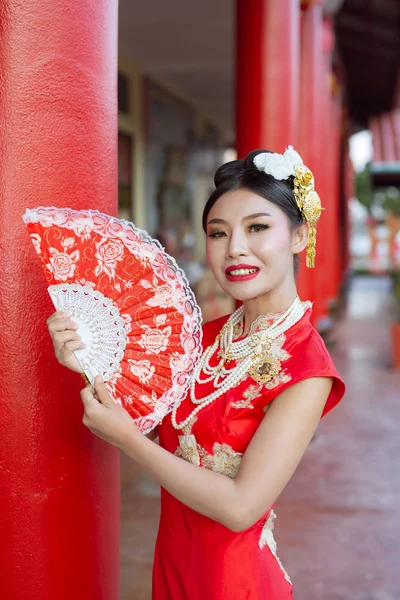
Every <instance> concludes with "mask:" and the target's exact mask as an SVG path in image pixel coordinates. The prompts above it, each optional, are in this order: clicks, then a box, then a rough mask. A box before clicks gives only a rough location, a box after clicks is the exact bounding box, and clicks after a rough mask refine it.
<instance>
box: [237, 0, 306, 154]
mask: <svg viewBox="0 0 400 600" xmlns="http://www.w3.org/2000/svg"><path fill="white" fill-rule="evenodd" d="M236 8H237V10H236V25H237V30H236V49H237V56H236V148H237V152H238V156H240V157H242V156H244V155H246V154H247V153H248V152H250V151H251V150H255V149H257V148H266V149H269V150H272V151H274V152H279V153H282V152H283V151H284V150H285V148H286V147H287V146H288V145H290V144H292V145H293V146H296V143H297V123H298V81H299V64H298V60H299V7H298V1H297V0H279V2H277V1H276V0H252V1H251V2H248V0H237V3H236Z"/></svg>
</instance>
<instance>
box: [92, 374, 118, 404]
mask: <svg viewBox="0 0 400 600" xmlns="http://www.w3.org/2000/svg"><path fill="white" fill-rule="evenodd" d="M94 387H95V394H96V396H97V397H98V399H99V401H100V402H101V403H102V404H103V405H104V406H112V405H113V404H115V401H114V399H113V398H112V397H111V396H110V394H109V393H108V390H107V388H106V384H105V383H104V381H103V379H102V377H101V376H100V375H97V377H96V379H95V381H94Z"/></svg>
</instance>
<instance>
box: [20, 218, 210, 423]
mask: <svg viewBox="0 0 400 600" xmlns="http://www.w3.org/2000/svg"><path fill="white" fill-rule="evenodd" d="M23 219H24V221H25V223H26V225H27V227H28V231H29V234H30V236H31V239H32V242H33V244H34V247H35V250H36V252H37V254H38V256H39V258H40V260H41V263H42V266H43V269H44V271H45V275H46V278H47V281H48V284H49V286H50V287H49V292H50V295H51V296H52V299H53V303H54V304H55V306H56V307H57V302H58V305H59V306H61V305H60V298H61V297H63V298H64V299H65V298H66V297H67V295H68V294H70V296H69V300H68V302H70V305H69V306H70V308H69V310H70V311H71V312H73V311H74V318H75V319H76V320H77V321H78V324H79V326H80V329H79V330H78V333H80V330H81V325H82V328H85V327H86V330H87V331H86V333H87V334H88V335H89V334H90V335H92V336H93V340H92V341H93V343H94V342H96V344H97V350H96V348H95V349H94V350H96V352H97V355H96V352H95V351H94V350H93V348H94V347H93V345H92V344H89V345H90V348H91V350H92V353H91V354H90V351H89V350H90V349H88V351H87V352H86V354H85V356H84V357H83V354H81V356H80V360H82V361H83V359H85V361H84V362H85V368H84V370H85V373H87V374H88V376H89V378H90V379H93V376H94V374H95V372H96V364H97V366H98V365H99V364H100V362H101V361H102V364H103V370H102V371H101V372H102V373H103V374H104V373H105V371H107V368H106V367H109V368H108V372H107V373H106V375H105V377H104V380H105V381H106V385H107V388H108V390H109V392H110V393H111V395H112V396H113V397H114V398H115V400H116V401H117V402H120V403H121V404H122V405H123V406H124V407H125V408H126V409H127V410H128V411H129V413H130V414H131V416H132V418H133V419H134V420H135V422H136V424H137V425H138V426H139V427H140V429H141V430H142V431H143V432H144V433H148V432H149V431H151V430H152V429H153V428H154V427H155V426H156V425H157V424H158V423H159V422H160V421H161V420H162V418H163V417H164V416H165V415H166V414H167V413H168V412H170V410H171V409H172V408H173V406H174V405H175V404H177V403H179V402H180V401H181V400H182V398H183V397H184V396H185V395H186V393H187V391H188V385H189V381H190V378H191V375H192V371H193V367H194V364H195V362H196V361H197V359H198V357H199V356H200V353H201V337H202V333H201V311H200V308H199V307H198V305H197V303H196V301H195V298H194V295H193V292H192V290H191V289H190V287H189V284H188V281H187V279H186V277H185V275H184V273H183V271H182V270H181V269H180V268H179V267H178V265H177V264H176V262H175V260H174V259H173V258H172V257H171V256H169V255H168V254H167V253H166V252H165V250H164V249H163V248H162V246H161V245H160V243H159V242H158V241H157V240H154V239H152V238H151V237H150V235H149V234H148V233H147V232H146V231H144V230H141V229H139V228H137V227H136V226H135V225H133V224H132V223H129V222H127V221H123V220H121V219H117V218H115V217H111V216H109V215H105V214H102V213H100V212H98V211H95V210H87V211H74V210H71V209H57V208H54V207H51V208H44V207H40V208H37V209H33V210H27V211H26V213H25V215H24V216H23ZM67 290H68V293H67ZM71 290H75V294H77V296H78V295H80V297H81V300H80V302H81V301H82V299H83V297H85V298H89V296H90V297H92V298H94V297H95V295H96V294H101V295H102V297H103V298H104V305H105V306H104V311H107V310H108V311H109V312H110V314H111V313H112V314H113V316H114V319H115V322H114V325H113V326H112V323H111V321H112V319H111V321H110V322H109V323H108V327H109V331H111V330H112V331H113V333H112V336H114V337H113V342H112V343H111V344H110V343H108V342H107V335H108V334H107V333H106V332H105V329H104V327H105V326H104V323H105V321H104V316H103V317H101V318H100V317H98V319H97V321H96V318H94V320H93V319H92V321H90V318H89V317H88V314H86V316H84V319H83V320H84V324H82V323H83V321H82V318H83V313H82V311H81V309H79V308H77V307H74V306H71V302H72V303H73V300H71V298H72V296H71V294H72V293H73V292H72V291H71ZM60 294H61V296H60ZM85 294H86V295H85ZM84 295H85V296H84ZM77 296H76V297H77ZM98 297H99V298H100V296H98ZM106 305H107V306H106ZM86 308H87V306H86ZM113 311H115V312H113ZM104 314H106V313H104ZM89 322H91V323H92V324H91V325H88V323H89ZM99 323H100V325H99ZM113 327H114V328H113ZM109 335H111V334H109ZM112 336H111V337H112ZM85 339H86V338H85ZM110 339H111V338H110ZM116 340H117V341H118V344H119V345H117V344H116ZM107 343H108V346H107V348H108V350H107V352H108V354H107V353H106V352H104V353H101V347H102V346H103V347H104V348H105V345H106V344H107ZM79 352H81V351H78V352H77V353H76V354H77V358H78V360H79ZM99 352H100V353H99ZM89 355H90V357H89ZM105 355H107V359H106V358H105ZM96 360H97V363H96ZM81 364H82V363H81ZM104 365H105V366H104Z"/></svg>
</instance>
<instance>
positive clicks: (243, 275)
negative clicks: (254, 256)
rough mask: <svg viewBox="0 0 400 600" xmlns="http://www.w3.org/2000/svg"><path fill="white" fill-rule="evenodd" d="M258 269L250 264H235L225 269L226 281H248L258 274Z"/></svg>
mask: <svg viewBox="0 0 400 600" xmlns="http://www.w3.org/2000/svg"><path fill="white" fill-rule="evenodd" d="M259 272H260V269H259V268H258V267H254V266H252V265H235V266H232V267H228V268H226V269H225V275H226V278H227V280H228V281H248V280H249V279H254V277H257V275H258V274H259Z"/></svg>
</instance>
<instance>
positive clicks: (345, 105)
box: [118, 0, 400, 600]
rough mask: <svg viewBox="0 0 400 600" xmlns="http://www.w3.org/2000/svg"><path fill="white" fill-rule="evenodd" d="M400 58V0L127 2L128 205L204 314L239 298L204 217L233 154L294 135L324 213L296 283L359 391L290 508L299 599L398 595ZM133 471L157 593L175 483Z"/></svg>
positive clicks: (125, 476) (143, 563) (143, 594)
mask: <svg viewBox="0 0 400 600" xmlns="http://www.w3.org/2000/svg"><path fill="white" fill-rule="evenodd" d="M399 63H400V3H399V2H398V0H344V1H343V0H326V1H323V0H317V1H311V0H310V1H304V2H303V1H302V2H300V1H295V0H247V1H245V0H237V1H236V2H235V0H202V2H190V1H189V2H188V1H187V0H170V1H168V2H163V1H162V0H146V2H132V1H128V0H120V7H119V60H118V65H119V66H118V128H119V131H118V164H119V167H118V178H119V213H120V216H121V217H123V218H125V219H128V220H132V221H134V222H135V223H136V224H137V225H138V226H139V227H143V228H145V229H147V230H148V231H149V232H150V233H151V234H152V235H154V236H156V237H158V238H159V239H160V241H161V242H162V244H163V245H164V246H165V248H166V249H167V251H168V252H169V253H170V254H172V255H173V256H174V257H175V258H176V259H177V261H178V262H179V264H180V265H181V266H182V268H183V269H184V270H185V272H186V274H187V276H188V278H189V281H190V283H191V285H192V287H193V288H194V290H195V292H196V295H197V298H198V301H199V303H200V305H201V307H202V310H203V313H204V318H205V320H209V319H213V318H216V317H218V316H220V315H222V314H225V313H227V312H230V311H231V310H232V308H233V306H232V304H231V301H230V300H229V298H227V297H226V296H225V295H224V293H223V292H222V291H221V290H220V289H219V288H218V287H217V285H216V284H215V283H214V282H213V279H212V276H211V274H210V272H209V269H208V268H207V265H206V263H205V256H204V235H203V232H202V228H201V213H202V209H203V206H204V204H205V201H206V200H207V198H208V196H209V194H210V192H211V191H212V189H213V174H214V172H215V170H216V168H217V167H218V166H219V165H220V164H221V163H222V162H225V161H227V160H232V159H234V158H236V157H237V156H239V157H242V156H244V155H245V154H246V153H247V152H249V151H250V150H252V149H255V148H260V147H261V148H268V149H270V150H272V151H275V152H279V153H282V152H283V151H284V149H285V147H287V146H288V145H289V144H292V145H293V146H294V147H295V149H296V150H298V151H299V153H300V154H301V155H302V156H303V158H304V162H305V163H306V164H307V165H308V166H309V167H310V168H311V169H312V171H313V172H314V175H315V180H316V189H317V191H318V192H319V194H320V196H321V198H322V203H323V205H324V206H325V207H326V211H325V212H324V213H323V215H322V219H321V221H320V225H319V226H318V236H317V240H318V241H317V260H316V262H317V267H316V269H315V271H314V272H313V273H310V272H306V270H305V268H301V269H300V274H299V281H298V284H299V291H300V295H301V297H302V299H311V300H312V301H313V303H314V324H315V326H316V327H317V328H318V329H319V331H320V332H321V334H322V335H323V337H324V339H325V341H326V343H327V345H328V347H329V349H330V350H331V352H332V354H333V356H334V359H335V362H336V364H337V365H338V367H339V370H340V372H341V374H342V375H343V377H344V378H345V380H346V382H347V385H348V393H347V395H346V398H345V400H344V401H343V403H342V404H343V406H342V407H339V408H338V409H337V411H335V414H333V415H332V416H331V417H329V418H328V419H327V422H326V423H322V424H321V427H320V430H319V431H318V433H317V436H316V438H315V439H314V441H313V442H312V444H311V446H310V448H309V450H308V451H307V454H306V456H305V458H304V460H303V462H302V464H301V466H300V468H299V469H298V471H297V473H296V475H295V477H294V478H293V480H292V481H291V482H290V484H289V486H288V488H287V489H286V490H285V492H284V494H283V495H282V497H281V498H280V499H279V501H278V503H277V505H278V515H282V519H281V520H279V522H278V531H277V539H278V541H279V542H281V552H280V555H281V558H282V560H283V562H284V563H285V566H286V568H287V570H288V571H289V573H291V576H292V580H294V582H295V591H296V589H297V594H296V598H298V599H299V600H313V599H319V598H324V600H334V599H347V598H348V599H350V598H351V599H352V600H356V599H365V600H390V599H392V600H398V599H399V598H400V576H399V572H398V568H397V567H398V559H399V556H400V550H399V548H398V545H397V539H396V537H395V535H394V531H396V530H397V531H399V525H400V522H399V518H398V516H397V509H396V506H395V505H396V503H398V501H399V499H400V497H399V482H398V470H397V467H396V459H395V457H396V456H398V451H399V443H398V441H397V439H398V431H397V421H398V416H399V413H398V404H399V400H400V378H399V371H398V370H396V369H397V368H399V367H400V275H399V273H400V79H399ZM121 476H122V500H123V504H122V507H123V508H122V542H121V543H122V545H121V561H122V562H121V564H122V596H121V597H122V598H123V600H128V599H135V600H141V599H145V598H146V599H147V598H150V587H151V563H152V552H153V546H154V540H155V535H156V529H157V522H158V510H159V491H158V489H157V486H155V484H153V483H152V482H151V481H150V480H149V479H148V478H147V477H146V476H145V475H144V474H143V473H141V472H140V471H138V470H137V469H136V467H135V466H134V465H133V464H131V463H130V462H129V461H128V460H124V459H123V460H122V466H121ZM378 544H380V546H379V549H378ZM377 554H378V556H377ZM396 565H397V566H396Z"/></svg>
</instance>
